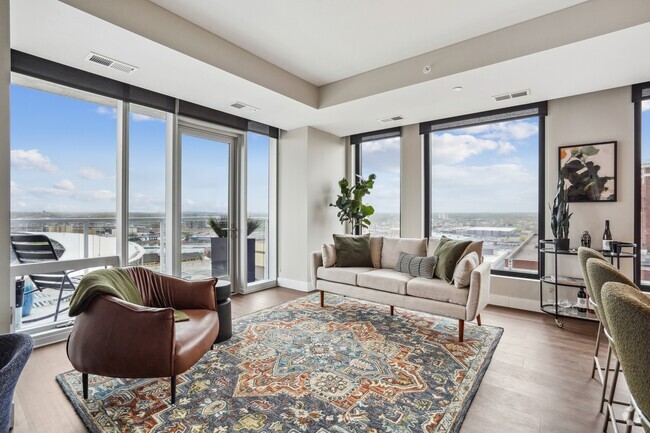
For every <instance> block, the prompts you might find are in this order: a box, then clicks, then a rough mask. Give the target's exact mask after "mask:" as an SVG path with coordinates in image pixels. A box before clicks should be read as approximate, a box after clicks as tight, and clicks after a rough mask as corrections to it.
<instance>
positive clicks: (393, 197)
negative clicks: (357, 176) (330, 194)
mask: <svg viewBox="0 0 650 433" xmlns="http://www.w3.org/2000/svg"><path fill="white" fill-rule="evenodd" d="M361 146H362V147H361V150H362V152H363V153H362V155H361V175H362V176H363V177H365V178H368V175H370V174H372V173H374V174H375V175H376V176H377V179H376V180H375V185H374V187H373V189H372V191H371V192H370V195H368V196H367V198H366V199H364V202H365V203H366V204H369V205H371V206H373V207H374V208H375V213H399V210H400V138H399V137H395V138H386V139H384V140H376V141H367V142H365V143H363V144H362V145H361Z"/></svg>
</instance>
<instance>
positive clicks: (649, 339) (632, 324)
mask: <svg viewBox="0 0 650 433" xmlns="http://www.w3.org/2000/svg"><path fill="white" fill-rule="evenodd" d="M601 299H602V308H603V310H604V312H605V315H606V316H607V320H608V326H609V330H610V332H611V335H612V337H613V338H614V340H615V341H616V353H617V356H618V358H619V359H620V362H621V365H622V366H623V372H624V373H625V379H626V381H627V385H628V388H629V389H630V394H631V400H632V408H633V411H636V412H637V414H638V415H639V418H640V419H641V424H642V425H643V428H644V429H645V431H646V432H647V433H650V421H649V420H648V416H650V344H649V343H650V297H648V295H647V294H646V293H643V292H641V291H640V290H639V289H638V288H637V287H633V286H629V285H626V284H621V283H606V284H605V285H604V286H603V289H602V293H601ZM609 409H610V410H609V411H608V412H612V411H611V406H610V407H609ZM633 416H634V414H633V412H631V413H630V416H629V419H628V421H629V420H631V419H632V417H633ZM611 417H612V418H614V415H613V413H612V414H611ZM605 427H607V425H605ZM631 428H632V423H631V422H628V423H627V430H626V431H628V432H629V431H630V430H631Z"/></svg>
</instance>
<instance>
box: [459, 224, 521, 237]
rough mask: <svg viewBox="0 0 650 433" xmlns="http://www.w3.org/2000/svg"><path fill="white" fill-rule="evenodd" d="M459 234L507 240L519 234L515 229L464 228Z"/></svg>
mask: <svg viewBox="0 0 650 433" xmlns="http://www.w3.org/2000/svg"><path fill="white" fill-rule="evenodd" d="M458 232H459V234H462V235H465V236H470V237H474V238H479V239H483V238H505V237H510V236H512V235H514V234H515V233H516V232H517V228H515V227H462V228H460V229H458Z"/></svg>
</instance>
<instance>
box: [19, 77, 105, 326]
mask: <svg viewBox="0 0 650 433" xmlns="http://www.w3.org/2000/svg"><path fill="white" fill-rule="evenodd" d="M116 106H117V102H116V101H115V100H113V99H110V98H104V97H101V96H98V95H93V94H89V93H86V92H81V91H77V90H74V89H70V88H63V87H60V86H53V85H51V84H49V83H46V82H43V81H39V80H34V79H28V78H25V77H21V76H15V77H14V80H13V84H12V85H11V232H12V234H45V235H46V236H47V237H48V238H49V239H50V240H51V242H52V243H53V245H54V247H55V249H56V251H57V255H58V256H59V257H60V259H62V260H71V259H82V258H89V257H100V256H112V255H115V254H116V245H117V244H116V217H115V215H116V205H117V204H116V203H117V202H116V160H117V157H116V152H117V150H116V143H117V126H116V125H117V123H116V122H117V120H116ZM13 259H14V261H16V257H15V256H14V257H13ZM25 284H26V285H27V287H28V289H27V291H30V290H33V289H34V287H33V282H31V281H30V280H29V279H26V281H25ZM58 294H59V292H58V291H56V290H50V289H44V290H40V291H35V292H33V293H32V294H31V297H30V298H29V299H28V303H29V305H28V306H27V305H26V307H25V308H24V310H23V314H24V316H25V317H23V320H22V323H23V327H28V326H30V325H36V324H39V322H40V319H41V318H42V317H45V316H47V317H50V316H51V313H52V312H53V310H54V309H56V308H57V307H56V306H57V304H58ZM67 302H68V299H67V298H66V297H64V299H63V300H62V303H63V305H60V306H59V308H60V309H61V310H63V309H65V308H66V305H67ZM62 318H64V319H67V315H64V316H62ZM49 320H51V319H49Z"/></svg>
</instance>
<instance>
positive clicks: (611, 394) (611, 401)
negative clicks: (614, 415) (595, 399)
mask: <svg viewBox="0 0 650 433" xmlns="http://www.w3.org/2000/svg"><path fill="white" fill-rule="evenodd" d="M620 368H621V363H620V362H619V360H618V358H617V359H616V366H615V367H614V377H613V378H612V387H611V388H610V389H609V400H607V406H608V407H607V410H606V411H605V424H604V425H603V431H604V432H606V431H607V426H608V424H609V420H610V416H609V415H610V412H609V406H611V405H613V404H614V393H615V392H616V383H617V382H618V372H619V370H620ZM612 422H613V423H615V422H616V420H615V419H613V420H612Z"/></svg>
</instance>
